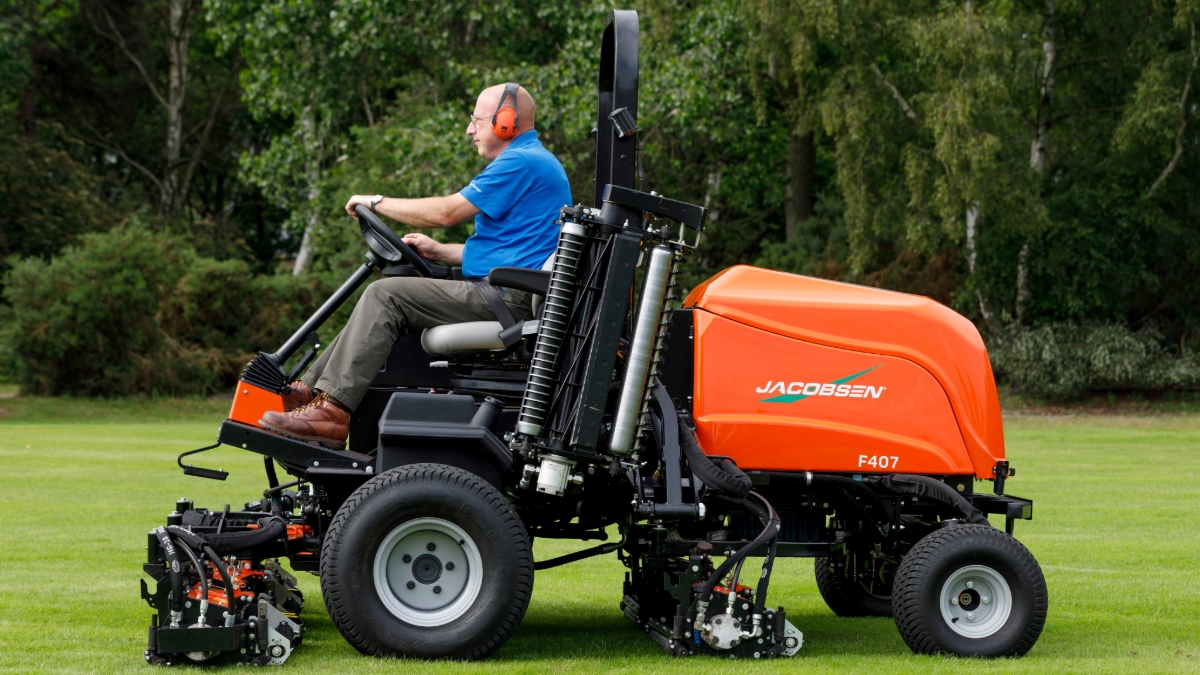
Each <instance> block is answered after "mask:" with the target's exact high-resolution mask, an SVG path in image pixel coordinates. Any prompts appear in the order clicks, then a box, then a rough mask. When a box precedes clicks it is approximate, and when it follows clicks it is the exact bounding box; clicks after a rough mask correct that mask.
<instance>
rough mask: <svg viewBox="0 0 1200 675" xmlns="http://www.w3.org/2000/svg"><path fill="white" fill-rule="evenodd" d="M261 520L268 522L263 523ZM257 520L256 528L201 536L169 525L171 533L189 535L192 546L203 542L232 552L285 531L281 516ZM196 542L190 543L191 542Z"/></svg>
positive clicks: (249, 546)
mask: <svg viewBox="0 0 1200 675" xmlns="http://www.w3.org/2000/svg"><path fill="white" fill-rule="evenodd" d="M263 520H266V521H268V522H266V523H264V522H263ZM263 520H260V521H258V525H259V527H258V529H257V530H245V531H242V532H226V533H224V534H209V535H204V536H203V537H201V536H200V535H198V534H196V533H194V532H189V531H188V530H185V529H183V528H182V527H179V526H178V525H172V526H171V527H170V530H171V534H174V535H176V536H180V537H189V538H190V539H186V541H188V542H189V543H191V545H192V546H199V545H200V542H204V543H205V544H208V545H209V546H212V547H213V550H216V551H220V552H221V553H222V554H227V553H232V552H234V551H244V550H246V549H251V548H254V547H255V546H259V545H262V544H265V543H267V542H268V541H271V540H272V539H274V538H276V537H278V536H280V535H281V534H283V533H285V532H287V523H286V522H284V521H283V519H282V518H278V517H271V518H264V519H263ZM193 541H194V542H196V543H192V542H193Z"/></svg>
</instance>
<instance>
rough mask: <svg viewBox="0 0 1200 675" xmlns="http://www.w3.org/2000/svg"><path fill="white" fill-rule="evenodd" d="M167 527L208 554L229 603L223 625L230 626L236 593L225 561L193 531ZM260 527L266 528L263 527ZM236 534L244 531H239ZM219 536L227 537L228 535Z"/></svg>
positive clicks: (173, 526) (235, 606) (174, 526)
mask: <svg viewBox="0 0 1200 675" xmlns="http://www.w3.org/2000/svg"><path fill="white" fill-rule="evenodd" d="M276 522H280V521H276ZM169 529H170V530H171V534H174V535H175V536H177V537H179V538H180V540H182V541H184V542H187V543H190V544H191V545H193V546H195V547H197V548H199V549H200V550H202V551H204V555H206V556H208V559H209V560H211V561H212V563H213V566H214V567H216V568H217V572H218V573H219V574H220V575H221V581H223V582H224V583H225V598H226V600H227V604H228V605H229V608H228V611H227V612H225V625H226V626H232V625H233V617H234V616H235V615H236V614H237V594H236V593H235V592H234V591H235V590H236V589H235V588H234V586H233V579H232V578H231V577H230V576H229V571H228V570H226V569H225V563H224V562H223V561H222V560H221V558H220V556H218V555H217V552H216V551H214V550H213V548H212V546H209V544H208V542H207V541H205V540H204V537H201V536H200V535H198V534H196V533H195V532H188V531H187V530H185V529H183V528H182V527H179V526H178V525H171V526H170V528H169ZM261 529H266V528H265V527H264V528H261ZM237 534H244V533H240V532H239V533H237ZM221 536H225V537H228V536H230V535H221Z"/></svg>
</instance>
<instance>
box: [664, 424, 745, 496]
mask: <svg viewBox="0 0 1200 675" xmlns="http://www.w3.org/2000/svg"><path fill="white" fill-rule="evenodd" d="M679 444H680V445H681V446H683V454H684V456H686V457H687V460H688V466H690V467H692V473H694V474H696V475H697V476H699V477H700V480H702V481H704V484H705V485H708V486H709V487H711V488H713V489H714V490H717V491H720V492H724V493H727V494H731V495H734V496H735V497H745V496H746V495H748V494H750V487H751V484H750V477H749V476H747V475H746V474H745V473H744V472H743V471H742V470H741V469H739V468H737V465H736V464H734V463H733V462H731V461H729V460H728V459H724V458H722V459H720V460H719V461H718V460H717V459H715V458H712V457H709V456H708V455H706V454H704V450H703V449H701V448H700V441H699V439H697V438H696V430H695V429H694V428H692V426H691V424H690V422H689V420H688V419H687V417H686V416H684V415H681V416H680V417H679Z"/></svg>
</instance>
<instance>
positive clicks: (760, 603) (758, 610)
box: [750, 492, 779, 617]
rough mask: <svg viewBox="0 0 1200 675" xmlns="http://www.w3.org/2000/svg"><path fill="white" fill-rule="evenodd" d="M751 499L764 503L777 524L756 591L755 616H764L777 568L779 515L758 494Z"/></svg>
mask: <svg viewBox="0 0 1200 675" xmlns="http://www.w3.org/2000/svg"><path fill="white" fill-rule="evenodd" d="M750 496H751V497H755V498H757V499H759V500H760V501H762V503H763V506H765V507H766V509H767V518H768V520H770V521H771V522H774V523H775V527H776V536H775V537H774V538H773V539H771V544H770V545H769V546H768V547H767V555H766V557H765V558H763V566H762V575H761V576H759V578H758V589H757V590H756V591H754V616H755V617H759V616H762V614H763V612H764V611H765V610H766V607H767V587H768V586H770V585H771V570H772V569H773V568H774V567H775V551H776V549H777V548H778V546H779V536H778V528H779V514H777V513H775V507H773V506H771V503H770V502H768V501H767V500H766V499H764V498H763V496H762V495H760V494H758V493H757V492H751V493H750Z"/></svg>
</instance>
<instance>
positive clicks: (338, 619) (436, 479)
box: [321, 464, 533, 661]
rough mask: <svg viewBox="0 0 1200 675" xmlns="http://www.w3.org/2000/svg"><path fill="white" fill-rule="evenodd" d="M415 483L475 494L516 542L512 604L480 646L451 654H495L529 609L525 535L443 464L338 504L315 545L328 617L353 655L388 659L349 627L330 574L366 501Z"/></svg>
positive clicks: (477, 484) (382, 480) (486, 490)
mask: <svg viewBox="0 0 1200 675" xmlns="http://www.w3.org/2000/svg"><path fill="white" fill-rule="evenodd" d="M418 481H419V482H429V483H448V484H452V485H456V486H459V487H462V488H465V489H467V490H469V491H470V492H473V493H475V494H476V495H477V496H479V497H481V498H482V501H484V502H485V503H486V504H487V505H488V506H489V507H491V508H493V509H495V510H496V512H497V513H499V514H500V516H501V518H502V519H503V521H504V522H505V524H506V526H507V527H508V530H509V532H508V534H509V541H514V542H519V543H518V544H517V546H516V551H515V553H516V557H517V560H518V561H519V564H518V570H519V571H518V578H517V580H516V591H515V593H516V597H515V598H514V600H515V601H514V602H513V603H510V605H509V609H508V614H507V616H506V617H505V618H504V619H503V621H502V622H501V624H500V626H499V628H498V629H497V630H496V631H494V632H493V634H492V635H491V636H490V637H488V638H487V639H486V640H484V641H483V642H482V643H481V644H479V645H476V646H475V647H474V648H473V649H471V650H470V651H469V652H468V653H466V654H460V655H456V658H459V659H462V660H467V661H476V660H479V659H482V658H485V657H486V656H488V655H489V654H491V653H492V652H494V651H496V650H497V649H499V648H500V647H501V645H503V644H504V643H505V642H507V641H508V639H509V638H510V637H512V634H513V632H515V631H516V629H517V626H518V625H520V623H521V619H523V618H524V616H525V610H526V608H527V607H528V606H529V600H530V597H531V596H532V594H533V551H532V547H531V546H530V543H529V536H528V533H527V532H526V530H525V525H524V523H522V522H521V518H520V516H519V515H517V512H516V510H515V509H514V508H513V507H512V504H511V503H510V502H509V501H508V500H507V499H506V498H505V497H504V496H503V495H502V494H500V492H499V491H498V490H496V488H495V487H493V486H492V485H491V484H490V483H488V482H487V481H485V480H484V479H482V478H480V477H478V476H476V475H474V474H472V473H470V472H468V471H465V470H463V469H459V468H457V467H452V466H448V465H445V464H409V465H406V466H401V467H397V468H395V469H392V470H390V471H387V472H384V473H382V474H379V475H378V476H376V477H374V478H372V479H371V480H369V481H367V482H366V483H364V484H363V485H361V486H359V488H358V489H357V490H355V491H354V492H353V493H352V494H351V495H350V497H349V498H347V499H346V501H345V502H343V503H342V506H341V508H339V509H338V512H337V514H336V515H335V516H334V518H333V521H332V522H331V523H330V525H329V529H328V531H327V532H326V534H325V539H324V541H323V542H322V544H321V568H322V569H321V596H322V598H323V599H324V601H325V608H326V609H327V610H328V612H329V618H330V619H331V620H332V621H333V623H334V625H335V626H336V627H337V629H338V631H339V632H340V633H341V634H342V636H343V637H344V638H345V639H346V641H347V642H349V643H350V645H351V646H353V647H354V648H355V649H357V650H358V651H359V652H361V653H363V654H367V655H369V656H389V655H392V653H391V652H390V651H386V650H384V649H381V648H380V647H379V646H378V645H376V644H374V643H373V642H372V641H371V640H369V639H368V638H367V637H366V636H363V635H361V634H359V633H358V631H357V630H355V628H354V622H353V621H351V619H350V616H349V615H350V607H349V606H348V599H347V598H346V597H345V595H344V591H343V589H342V588H341V587H340V584H339V582H338V578H339V575H338V574H337V573H336V572H337V568H336V563H335V562H333V561H334V560H336V559H337V558H336V557H335V555H334V552H335V549H336V548H338V546H339V544H340V539H341V535H342V531H343V530H344V529H345V528H346V526H347V525H348V524H349V523H350V522H351V521H352V520H353V519H354V517H355V516H356V515H357V514H358V512H359V510H360V509H361V508H362V506H363V504H364V503H365V502H367V501H368V500H369V498H370V497H372V496H374V495H375V494H376V493H377V492H379V491H380V490H383V489H385V488H387V487H389V486H391V485H394V484H396V483H401V482H418ZM326 561H329V562H326ZM326 565H329V566H330V570H329V572H330V574H325V571H326V570H325V567H326Z"/></svg>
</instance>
